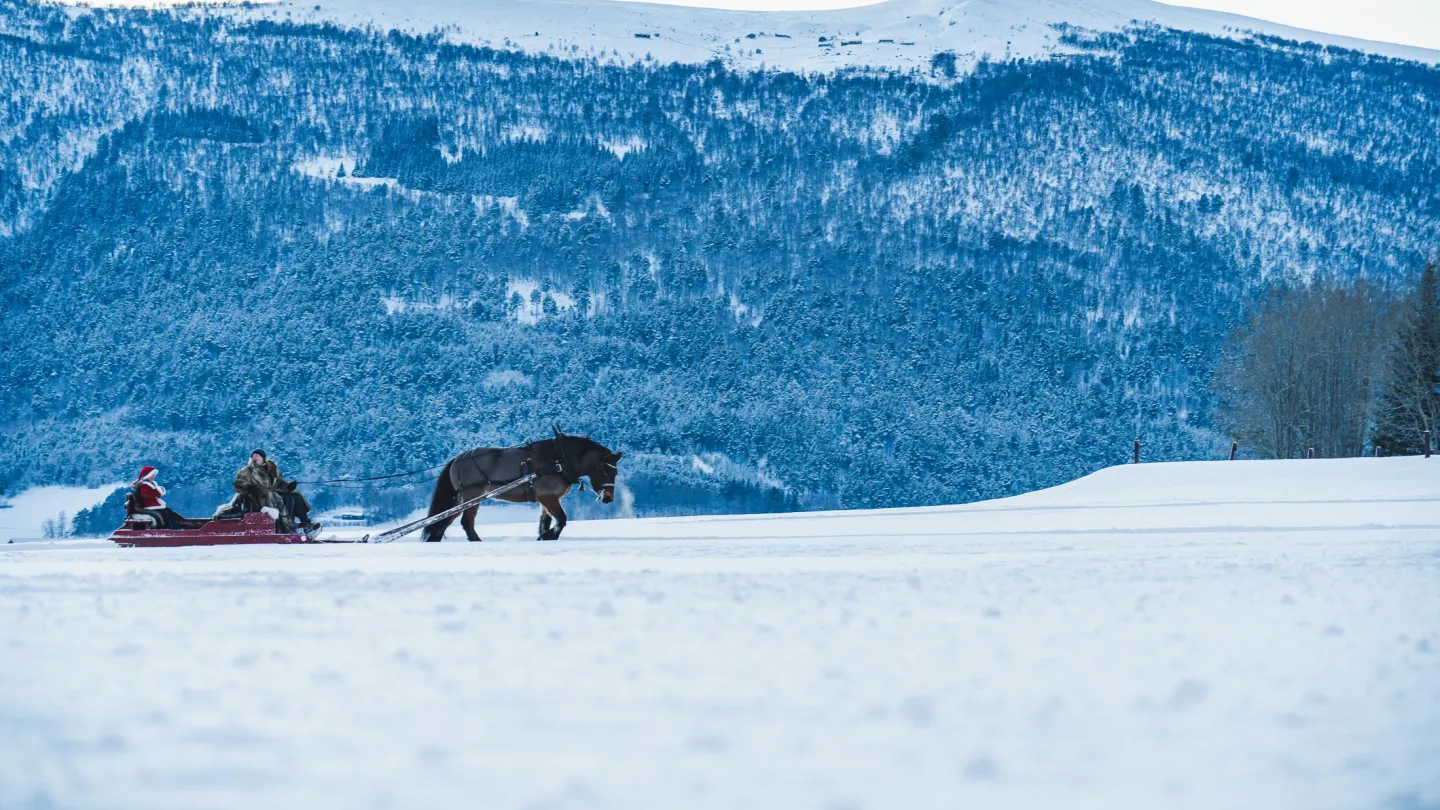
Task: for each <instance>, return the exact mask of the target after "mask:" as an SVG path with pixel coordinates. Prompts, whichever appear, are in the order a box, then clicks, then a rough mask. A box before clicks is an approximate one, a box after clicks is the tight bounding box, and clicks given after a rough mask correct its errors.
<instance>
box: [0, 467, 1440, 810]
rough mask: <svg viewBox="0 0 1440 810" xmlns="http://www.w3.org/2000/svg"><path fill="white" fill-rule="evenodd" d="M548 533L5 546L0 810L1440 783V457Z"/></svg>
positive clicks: (1382, 791) (955, 797) (1168, 801)
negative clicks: (387, 541)
mask: <svg viewBox="0 0 1440 810" xmlns="http://www.w3.org/2000/svg"><path fill="white" fill-rule="evenodd" d="M532 531H533V526H530V525H525V526H514V527H490V528H487V532H489V533H490V535H491V536H493V537H495V538H498V539H499V540H500V542H488V543H485V544H467V543H459V542H457V543H446V544H442V545H428V546H427V545H422V544H416V543H404V544H396V545H391V546H326V547H310V548H306V547H248V548H245V547H232V548H209V549H204V548H201V549H175V550H146V549H124V550H122V549H86V548H74V547H71V548H66V547H63V546H49V547H46V546H43V545H39V544H25V545H16V546H8V547H6V546H0V808H5V810H12V809H13V808H39V807H46V808H49V807H60V808H106V810H124V809H125V808H144V809H145V810H159V809H161V808H186V810H189V809H190V808H207V807H225V808H229V807H235V808H246V809H247V810H249V809H250V808H256V807H263V808H266V809H267V810H283V809H285V808H307V810H308V808H317V807H336V808H388V807H394V808H412V807H424V808H427V809H433V808H475V807H484V808H512V807H514V808H531V807H534V808H543V807H557V808H568V807H613V808H627V810H628V809H631V808H680V807H685V808H690V807H701V808H708V807H716V808H720V807H723V808H731V807H764V808H769V807H775V808H787V809H788V808H891V807H904V808H955V807H986V808H997V807H998V808H1007V807H1037V808H1040V807H1043V808H1055V807H1064V808H1153V807H1182V808H1204V809H1205V810H1217V809H1218V808H1251V807H1253V808H1281V807H1283V808H1395V809H1396V810H1402V809H1405V808H1434V807H1437V806H1440V766H1437V763H1440V587H1437V585H1440V459H1432V460H1429V461H1426V460H1421V459H1383V460H1371V459H1362V460H1351V461H1313V462H1233V463H1227V462H1222V463H1208V464H1185V465H1161V464H1156V465H1142V466H1139V467H1125V468H1116V469H1113V470H1107V471H1104V472H1102V473H1099V474H1097V475H1095V476H1091V477H1090V478H1087V479H1082V480H1081V481H1079V482H1076V483H1074V484H1070V485H1067V486H1066V487H1061V488H1057V489H1055V490H1049V491H1046V492H1042V493H1035V494H1032V495H1029V496H1023V497H1022V498H1017V499H1010V500H1007V501H998V502H991V503H987V504H975V505H971V506H966V507H951V508H944V509H929V510H894V511H888V512H880V513H835V514H822V515H808V516H784V517H769V518H753V517H752V518H731V519H715V518H711V519H699V518H691V519H672V520H652V521H591V522H585V523H576V524H572V526H571V527H570V530H569V531H568V532H567V540H569V541H570V542H566V541H561V542H559V543H535V542H533V541H530V540H524V539H522V537H524V536H528V535H529V534H530V533H531V532H532ZM455 534H456V535H457V537H458V535H459V532H458V530H457V531H456V532H455Z"/></svg>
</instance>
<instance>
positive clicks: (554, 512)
mask: <svg viewBox="0 0 1440 810" xmlns="http://www.w3.org/2000/svg"><path fill="white" fill-rule="evenodd" d="M537 500H539V501H540V509H541V510H542V511H541V513H540V537H539V538H538V539H540V540H559V539H560V533H561V532H563V531H565V524H566V523H567V522H568V521H567V520H566V517H565V508H564V507H563V506H561V505H560V496H559V495H542V496H540V497H539V498H537ZM552 519H553V521H554V528H553V529H552V528H551V526H550V524H551V521H552Z"/></svg>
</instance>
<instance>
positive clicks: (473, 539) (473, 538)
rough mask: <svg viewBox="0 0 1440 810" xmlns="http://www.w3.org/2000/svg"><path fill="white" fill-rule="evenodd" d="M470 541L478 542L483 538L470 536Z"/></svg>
mask: <svg viewBox="0 0 1440 810" xmlns="http://www.w3.org/2000/svg"><path fill="white" fill-rule="evenodd" d="M470 542H472V543H480V542H484V540H483V538H480V537H472V538H470Z"/></svg>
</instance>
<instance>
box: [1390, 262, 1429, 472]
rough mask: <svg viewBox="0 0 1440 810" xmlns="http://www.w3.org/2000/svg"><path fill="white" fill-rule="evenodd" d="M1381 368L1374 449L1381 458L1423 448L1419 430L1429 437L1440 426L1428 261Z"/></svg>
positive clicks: (1417, 451) (1413, 451)
mask: <svg viewBox="0 0 1440 810" xmlns="http://www.w3.org/2000/svg"><path fill="white" fill-rule="evenodd" d="M1387 372H1388V378H1387V383H1386V387H1385V393H1384V395H1383V396H1382V397H1381V400H1380V407H1379V410H1378V413H1377V418H1378V424H1377V426H1376V430H1375V449H1376V450H1377V451H1379V452H1380V453H1381V454H1382V455H1387V456H1394V455H1415V454H1417V453H1420V452H1423V450H1424V433H1425V431H1427V430H1428V431H1430V435H1431V439H1432V441H1434V439H1435V437H1436V433H1435V431H1436V428H1437V427H1440V290H1437V289H1436V279H1435V265H1434V264H1431V265H1430V266H1428V267H1426V268H1425V272H1424V273H1422V274H1421V275H1420V283H1419V285H1417V286H1416V288H1415V291H1414V292H1413V293H1412V294H1411V295H1410V300H1409V301H1407V302H1406V306H1405V312H1404V315H1403V316H1402V320H1401V322H1400V325H1399V328H1398V329H1396V332H1395V339H1394V343H1393V344H1392V346H1391V348H1390V360H1389V366H1388V368H1387Z"/></svg>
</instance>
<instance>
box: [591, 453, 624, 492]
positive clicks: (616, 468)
mask: <svg viewBox="0 0 1440 810" xmlns="http://www.w3.org/2000/svg"><path fill="white" fill-rule="evenodd" d="M600 466H602V467H609V468H610V469H612V470H614V471H615V474H616V475H619V474H620V465H618V464H611V463H610V462H608V461H602V462H601V463H600ZM602 489H608V490H610V500H612V501H613V500H615V481H614V480H611V481H610V483H608V484H601V485H599V486H597V487H595V498H596V500H601V501H603V500H604V498H602V497H601V494H600V491H601V490H602Z"/></svg>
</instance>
